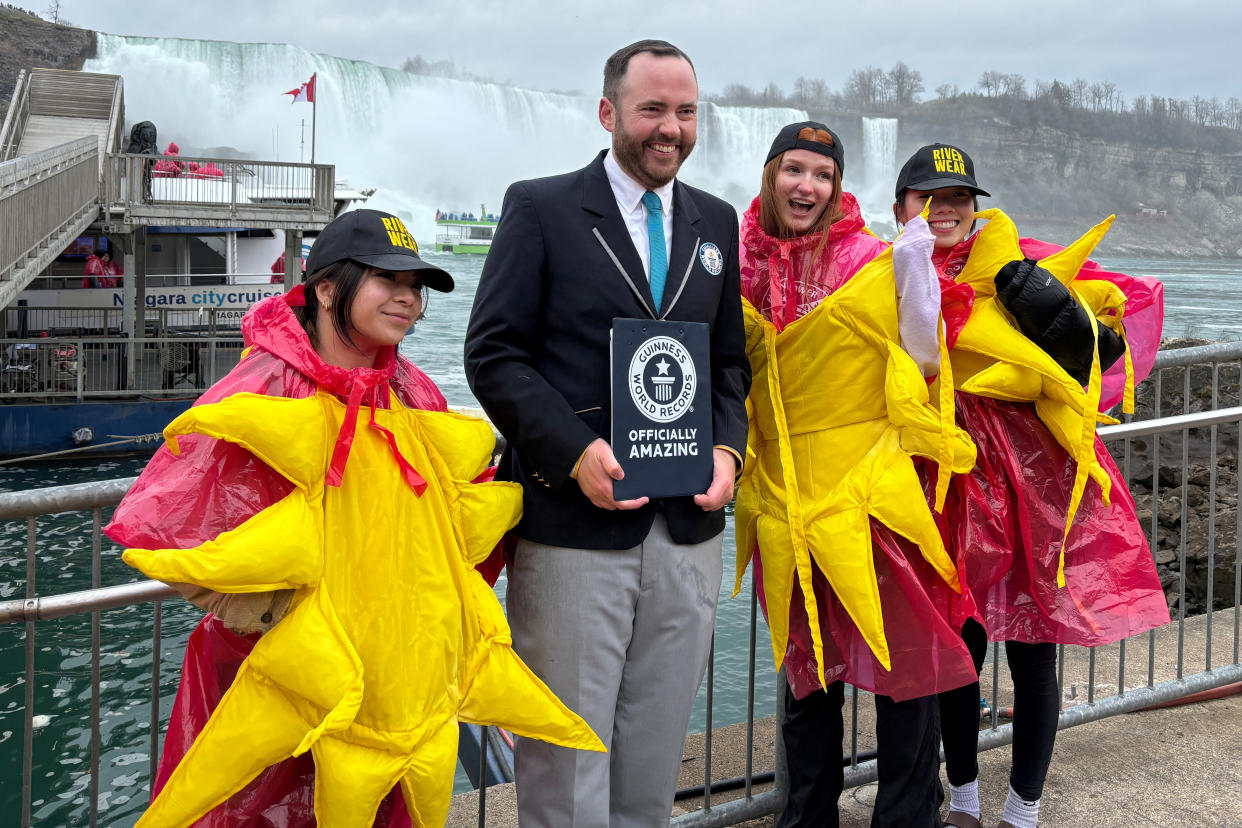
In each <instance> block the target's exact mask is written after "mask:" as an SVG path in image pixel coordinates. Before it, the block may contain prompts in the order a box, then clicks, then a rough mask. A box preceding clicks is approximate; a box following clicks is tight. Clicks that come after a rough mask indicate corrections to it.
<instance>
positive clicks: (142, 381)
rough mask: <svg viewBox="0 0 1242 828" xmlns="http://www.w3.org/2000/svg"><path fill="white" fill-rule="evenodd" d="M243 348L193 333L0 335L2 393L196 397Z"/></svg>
mask: <svg viewBox="0 0 1242 828" xmlns="http://www.w3.org/2000/svg"><path fill="white" fill-rule="evenodd" d="M175 313H176V312H170V314H169V316H168V317H166V318H165V320H164V321H165V322H169V323H170V322H175V321H176V320H174V319H172V318H171V316H172V315H175ZM185 313H187V314H188V312H185ZM196 319H197V317H196ZM243 347H244V346H243V343H242V340H241V338H240V337H238V336H224V337H222V336H210V335H207V334H200V333H198V332H187V333H184V334H183V335H181V336H164V337H151V338H144V339H136V340H133V341H131V340H128V339H117V338H115V337H42V338H37V339H16V340H14V339H4V340H0V398H3V399H6V400H16V399H30V398H39V399H49V400H53V399H58V398H66V399H78V400H83V399H91V398H103V397H115V396H117V395H118V394H125V395H136V394H141V395H145V396H160V395H169V394H175V395H185V394H186V393H193V394H197V393H198V392H200V391H202V390H204V389H206V388H208V387H209V386H210V385H211V384H212V383H214V382H215V381H216V380H218V379H220V378H221V377H223V376H224V375H225V374H227V373H228V372H229V371H230V370H231V369H232V368H233V367H234V366H235V365H237V362H238V360H239V359H240V358H241V352H242V348H243ZM131 351H132V352H133V357H134V358H133V360H132V361H131V360H130V359H129V356H130V352H131ZM131 365H132V369H131V367H130V366H131ZM131 370H132V374H131Z"/></svg>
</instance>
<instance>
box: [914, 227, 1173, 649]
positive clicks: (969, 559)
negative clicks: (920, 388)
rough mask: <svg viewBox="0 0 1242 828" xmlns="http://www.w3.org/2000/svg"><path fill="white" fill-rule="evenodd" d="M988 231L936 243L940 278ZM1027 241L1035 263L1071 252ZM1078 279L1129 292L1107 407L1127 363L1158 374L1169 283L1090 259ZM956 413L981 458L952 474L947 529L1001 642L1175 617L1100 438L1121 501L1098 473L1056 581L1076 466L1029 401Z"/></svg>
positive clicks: (1024, 250) (978, 403)
mask: <svg viewBox="0 0 1242 828" xmlns="http://www.w3.org/2000/svg"><path fill="white" fill-rule="evenodd" d="M985 230H986V228H985ZM983 232H984V231H980V233H979V234H976V235H974V236H972V237H971V238H969V239H966V240H965V241H963V242H961V243H960V244H958V245H957V246H956V247H954V248H952V249H951V250H948V251H940V250H937V251H936V253H935V255H934V257H933V262H934V264H935V265H936V267H937V270H938V271H939V272H940V274H941V276H942V278H945V279H953V278H956V277H958V276H959V274H961V273H962V271H963V269H964V267H965V265H966V264H967V262H968V261H969V258H970V254H971V251H972V249H973V248H974V246H975V243H976V241H977V240H978V239H979V237H980V235H982V234H983ZM1019 244H1020V249H1021V254H1022V255H1023V256H1028V257H1031V258H1036V259H1043V258H1046V257H1048V256H1050V255H1052V254H1054V253H1057V252H1059V251H1061V250H1062V248H1060V247H1059V246H1057V245H1052V244H1049V243H1047V242H1041V241H1036V240H1033V239H1022V240H1020V242H1019ZM989 278H990V276H989ZM1076 279H1077V280H1102V281H1105V282H1108V283H1110V284H1113V285H1115V286H1116V287H1118V288H1119V289H1120V290H1121V291H1122V293H1124V294H1125V297H1126V303H1125V308H1124V316H1123V318H1122V324H1123V325H1124V330H1125V337H1126V341H1127V349H1128V351H1129V353H1128V355H1127V358H1126V359H1122V360H1120V361H1119V362H1118V364H1117V365H1115V366H1114V367H1113V368H1112V369H1110V370H1109V371H1108V372H1107V374H1106V375H1105V377H1104V391H1103V394H1102V397H1101V402H1100V408H1101V409H1104V408H1107V407H1109V406H1111V405H1113V404H1115V403H1116V402H1118V401H1120V400H1121V399H1122V397H1123V392H1124V389H1125V384H1126V383H1125V373H1126V368H1125V363H1126V360H1127V359H1128V360H1130V362H1131V364H1132V365H1133V370H1134V380H1135V382H1137V381H1140V380H1142V379H1143V378H1144V377H1145V376H1146V375H1147V373H1148V372H1150V370H1151V366H1152V364H1153V361H1154V359H1155V353H1156V349H1157V347H1158V345H1159V339H1160V328H1161V325H1162V323H1163V313H1164V311H1163V288H1162V286H1161V285H1160V283H1159V282H1158V281H1156V280H1154V279H1150V278H1143V277H1132V276H1126V275H1124V274H1118V273H1111V272H1108V271H1105V270H1103V269H1101V268H1100V267H1099V266H1098V265H1096V264H1095V263H1093V262H1090V261H1088V262H1087V263H1086V264H1085V265H1084V266H1083V267H1082V269H1081V270H1080V271H1079V273H1078V275H1077V277H1076ZM961 286H962V285H959V287H961ZM981 289H987V286H981ZM992 292H993V293H994V290H993V291H992ZM954 376H955V379H960V378H961V373H960V372H958V371H956V370H955V372H954ZM956 420H957V424H958V425H959V426H960V427H962V428H964V429H965V430H966V431H967V432H968V433H969V434H970V436H971V438H972V439H973V440H974V441H975V445H976V447H977V449H978V458H977V462H976V466H975V469H974V471H972V472H971V473H970V474H969V475H955V476H954V477H953V479H952V482H951V484H950V487H949V496H948V499H947V501H946V503H945V510H944V513H943V515H942V516H941V529H942V533H943V535H944V537H945V545H946V547H947V548H948V549H949V550H950V552H951V553H952V554H953V555H954V557H955V559H956V561H957V566H958V573H959V575H960V576H961V578H962V583H963V586H964V588H965V590H968V591H969V592H970V594H971V596H972V597H973V598H974V602H975V604H976V605H977V607H978V615H977V617H978V618H979V620H980V621H981V622H982V623H983V625H984V627H985V628H986V630H987V633H988V637H989V638H990V639H991V640H993V641H1009V640H1012V641H1024V642H1029V643H1036V642H1049V641H1051V642H1057V643H1063V644H1079V645H1083V646H1094V645H1099V644H1105V643H1109V642H1113V641H1117V640H1119V639H1121V638H1124V637H1126V636H1130V635H1134V634H1136V633H1139V632H1143V631H1145V630H1149V629H1151V628H1153V627H1156V626H1159V625H1161V624H1164V623H1167V622H1168V620H1169V614H1168V608H1167V605H1166V602H1165V598H1164V593H1163V590H1162V589H1161V586H1160V580H1159V577H1158V576H1157V574H1156V569H1155V563H1154V561H1153V559H1152V555H1151V551H1150V550H1149V548H1148V545H1147V539H1146V535H1145V532H1144V530H1143V527H1142V526H1141V525H1140V524H1139V522H1138V520H1137V518H1136V517H1135V513H1134V500H1133V498H1132V497H1131V496H1130V492H1129V490H1128V488H1127V486H1126V482H1125V480H1124V479H1123V478H1122V476H1121V473H1120V472H1119V471H1118V469H1117V466H1116V464H1115V463H1114V462H1113V459H1112V457H1111V456H1110V455H1109V454H1108V451H1107V449H1105V447H1104V444H1103V442H1102V441H1101V440H1100V439H1099V437H1096V438H1095V442H1094V454H1095V458H1096V460H1097V462H1098V463H1099V466H1100V467H1101V468H1102V469H1103V471H1104V472H1105V473H1106V474H1107V477H1108V479H1109V481H1111V486H1110V492H1109V494H1108V499H1109V501H1110V503H1111V505H1108V504H1106V503H1105V502H1104V499H1103V497H1102V492H1101V489H1100V487H1099V485H1098V483H1097V482H1096V481H1095V480H1094V479H1092V480H1088V482H1087V484H1086V490H1085V491H1084V494H1083V498H1082V501H1081V503H1080V504H1079V506H1078V509H1077V514H1076V515H1075V517H1074V520H1073V524H1072V526H1071V527H1070V530H1069V535H1068V539H1067V542H1066V547H1065V556H1064V561H1065V564H1064V576H1065V583H1066V586H1065V587H1064V588H1058V586H1057V570H1058V566H1059V558H1060V553H1061V542H1062V536H1063V533H1064V531H1065V520H1066V515H1067V512H1068V510H1069V508H1070V499H1071V491H1072V489H1073V484H1074V479H1075V474H1076V472H1077V463H1075V461H1074V459H1073V458H1072V457H1071V456H1070V454H1069V453H1068V452H1067V451H1066V449H1065V448H1064V447H1062V446H1061V445H1060V444H1059V443H1058V442H1057V440H1056V439H1055V438H1054V437H1053V435H1052V434H1051V433H1050V432H1049V429H1048V428H1047V427H1046V426H1045V424H1044V423H1043V422H1042V421H1041V420H1040V418H1039V417H1038V416H1037V414H1036V412H1035V406H1034V405H1033V404H1032V403H1030V402H1014V401H1007V400H1001V399H992V398H988V397H985V396H978V395H975V394H970V393H965V392H962V391H960V390H959V391H958V392H957V393H956Z"/></svg>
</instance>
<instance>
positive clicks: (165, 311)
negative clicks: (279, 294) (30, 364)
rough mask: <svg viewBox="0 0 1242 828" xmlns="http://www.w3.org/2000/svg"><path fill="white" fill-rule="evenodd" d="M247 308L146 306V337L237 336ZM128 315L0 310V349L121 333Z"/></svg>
mask: <svg viewBox="0 0 1242 828" xmlns="http://www.w3.org/2000/svg"><path fill="white" fill-rule="evenodd" d="M106 289H107V288H105V290H106ZM148 296H150V294H148ZM246 310H247V308H215V307H204V306H198V307H188V308H186V309H181V310H179V309H178V308H177V307H176V306H173V307H150V306H148V307H147V308H145V309H144V311H143V316H144V317H145V319H146V331H145V336H185V335H195V336H197V335H207V336H212V335H215V334H217V333H219V334H220V335H222V336H227V335H230V334H232V335H239V332H240V330H241V320H242V317H243V316H245V314H246ZM127 316H128V312H127V311H126V309H125V308H123V307H119V306H112V307H59V306H54V307H41V306H38V305H20V306H17V307H8V308H4V309H3V310H2V311H0V350H2V349H3V348H5V347H7V346H8V345H10V344H12V341H13V340H25V339H30V340H38V339H41V338H44V337H45V336H51V337H66V336H69V337H72V336H112V337H116V336H120V335H123V333H124V323H125V318H126V317H127Z"/></svg>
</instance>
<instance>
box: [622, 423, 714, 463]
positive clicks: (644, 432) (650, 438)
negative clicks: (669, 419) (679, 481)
mask: <svg viewBox="0 0 1242 828" xmlns="http://www.w3.org/2000/svg"><path fill="white" fill-rule="evenodd" d="M696 432H698V429H697V428H632V429H630V433H629V434H628V435H627V436H628V437H629V438H630V443H631V444H632V445H631V446H630V459H639V458H643V457H698V456H699V444H698V443H697V442H696V441H695V439H694V435H695V433H696Z"/></svg>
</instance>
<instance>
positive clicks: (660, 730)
mask: <svg viewBox="0 0 1242 828" xmlns="http://www.w3.org/2000/svg"><path fill="white" fill-rule="evenodd" d="M722 538H723V534H721V535H717V536H716V537H714V538H712V539H711V540H708V541H706V542H704V543H700V544H694V545H679V544H676V543H673V541H672V539H671V538H670V537H669V535H668V528H667V524H666V523H665V520H664V517H663V515H658V516H657V517H656V520H655V524H654V525H653V526H652V528H651V532H650V533H649V534H648V535H647V538H646V540H644V541H643V542H642V543H641V544H639V545H638V546H635V547H633V548H632V549H621V550H593V549H566V548H564V547H558V546H544V545H542V544H537V543H530V542H528V541H521V542H520V543H519V544H518V546H517V551H516V553H515V555H514V561H513V565H512V566H511V567H510V568H509V587H508V596H507V600H508V615H509V625H510V627H511V628H512V630H513V648H514V649H515V650H516V651H517V653H518V655H520V656H521V657H522V659H523V660H524V661H525V662H526V663H527V664H528V665H529V666H530V668H531V669H532V670H534V671H535V673H536V674H537V675H538V676H539V677H540V678H541V679H543V680H544V681H545V682H547V684H548V686H549V687H551V688H552V691H553V692H555V693H556V695H557V696H559V697H560V699H561V701H563V702H564V703H565V704H566V705H568V706H569V708H570V709H571V710H574V711H575V712H576V713H578V714H579V715H580V716H582V718H584V719H585V720H586V721H587V723H588V724H589V725H590V726H591V728H592V729H593V730H594V731H595V733H596V734H597V735H598V736H599V737H600V739H602V740H603V742H604V744H605V745H606V746H607V747H608V753H607V754H603V753H592V752H588V751H578V750H570V749H568V748H561V747H555V746H553V745H549V744H547V743H545V742H540V741H536V740H533V739H520V740H519V742H518V744H517V749H516V757H515V768H514V771H515V775H516V778H517V796H518V819H519V824H520V825H521V826H522V828H570V826H572V827H573V828H651V826H657V825H668V820H669V813H670V812H671V810H672V804H673V793H674V791H675V790H676V787H677V776H678V771H679V769H680V766H681V757H682V752H683V750H684V746H685V735H686V726H687V724H688V723H689V721H690V712H691V708H692V707H693V705H694V698H695V696H696V695H697V693H698V689H699V683H700V682H701V681H702V680H703V673H704V671H705V670H706V669H707V656H708V650H709V647H710V644H711V637H712V629H713V627H714V625H715V622H716V597H717V596H718V595H719V593H720V578H721V569H722V564H721V543H722Z"/></svg>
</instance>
